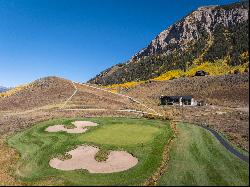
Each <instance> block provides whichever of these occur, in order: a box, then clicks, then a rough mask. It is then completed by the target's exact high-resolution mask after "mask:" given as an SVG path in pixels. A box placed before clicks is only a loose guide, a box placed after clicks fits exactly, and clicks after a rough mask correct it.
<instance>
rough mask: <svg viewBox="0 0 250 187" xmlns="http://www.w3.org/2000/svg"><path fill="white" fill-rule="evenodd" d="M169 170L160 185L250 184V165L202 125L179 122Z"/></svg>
mask: <svg viewBox="0 0 250 187" xmlns="http://www.w3.org/2000/svg"><path fill="white" fill-rule="evenodd" d="M177 130H178V132H179V134H178V135H177V139H176V140H175V142H174V144H173V145H172V148H171V152H170V161H169V163H168V168H167V171H166V172H165V173H164V174H163V176H162V177H161V179H160V181H159V185H208V186H209V185H227V186H228V185H248V184H249V180H248V177H249V170H248V165H247V164H246V163H245V162H243V161H241V160H240V159H238V158H237V157H235V156H234V155H232V154H231V153H229V152H228V151H227V150H226V149H225V148H224V147H223V146H222V145H220V143H219V142H218V141H217V140H216V139H215V137H213V136H212V135H211V133H210V132H208V131H206V130H205V129H202V128H201V127H198V126H194V125H189V124H178V125H177Z"/></svg>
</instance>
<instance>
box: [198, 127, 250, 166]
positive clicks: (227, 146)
mask: <svg viewBox="0 0 250 187" xmlns="http://www.w3.org/2000/svg"><path fill="white" fill-rule="evenodd" d="M198 126H200V127H202V128H204V129H206V130H208V131H210V132H211V133H212V134H213V135H214V136H215V138H216V139H217V140H218V141H219V142H220V143H221V144H222V145H223V146H224V147H225V148H226V149H227V150H228V151H229V152H231V153H232V154H234V155H235V156H237V157H238V158H239V159H241V160H243V161H245V162H247V163H248V164H249V157H248V156H245V155H243V154H242V153H240V152H239V151H238V150H236V149H235V148H234V147H233V146H231V145H230V144H229V143H228V142H227V141H226V140H225V139H224V138H222V136H221V135H220V134H219V133H218V132H216V131H215V130H213V129H211V128H209V127H207V126H204V125H198Z"/></svg>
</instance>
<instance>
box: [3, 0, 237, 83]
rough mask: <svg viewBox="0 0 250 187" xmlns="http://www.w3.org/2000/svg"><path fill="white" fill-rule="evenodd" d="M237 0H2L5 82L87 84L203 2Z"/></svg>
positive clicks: (214, 2)
mask: <svg viewBox="0 0 250 187" xmlns="http://www.w3.org/2000/svg"><path fill="white" fill-rule="evenodd" d="M232 2H235V0H175V1H174V0H0V85H2V86H16V85H19V84H23V83H27V82H31V81H33V80H35V79H38V78H41V77H44V76H50V75H54V76H59V77H64V78H66V79H70V80H74V81H80V82H85V81H87V80H89V79H90V78H92V77H94V76H95V75H96V74H98V73H100V72H101V71H103V70H104V69H106V68H108V67H110V66H112V65H114V64H117V63H121V62H125V61H126V60H128V59H129V58H130V57H131V56H132V55H134V54H135V53H136V52H138V51H139V50H141V49H142V48H144V47H145V46H146V45H147V44H148V43H149V42H150V41H151V40H152V39H153V38H154V37H155V36H156V35H157V34H159V33H160V32H161V31H163V30H164V29H166V28H167V27H168V26H170V25H171V24H173V23H174V22H176V21H178V20H179V19H181V18H182V17H183V16H185V15H187V14H188V13H190V12H191V11H192V10H195V9H197V8H198V7H200V6H204V5H218V4H227V3H232Z"/></svg>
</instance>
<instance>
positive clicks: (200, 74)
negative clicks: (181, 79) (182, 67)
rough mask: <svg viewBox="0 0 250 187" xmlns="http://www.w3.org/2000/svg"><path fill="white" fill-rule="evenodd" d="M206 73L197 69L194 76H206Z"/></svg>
mask: <svg viewBox="0 0 250 187" xmlns="http://www.w3.org/2000/svg"><path fill="white" fill-rule="evenodd" d="M207 75H208V73H207V72H205V71H203V70H199V71H196V72H195V76H207Z"/></svg>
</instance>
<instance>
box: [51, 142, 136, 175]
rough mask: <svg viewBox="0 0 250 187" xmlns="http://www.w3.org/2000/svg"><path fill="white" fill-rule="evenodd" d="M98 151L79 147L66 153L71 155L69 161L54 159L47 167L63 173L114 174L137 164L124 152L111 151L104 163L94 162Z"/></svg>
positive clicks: (89, 147)
mask: <svg viewBox="0 0 250 187" xmlns="http://www.w3.org/2000/svg"><path fill="white" fill-rule="evenodd" d="M98 151H99V149H98V148H97V147H93V146H79V147H78V148H76V149H74V150H72V151H70V152H68V154H70V155H72V158H71V159H68V160H64V161H62V160H60V159H58V158H54V159H52V160H50V162H49V165H50V166H51V167H53V168H55V169H59V170H64V171H70V170H76V169H86V170H88V171H89V172H90V173H114V172H120V171H125V170H128V169H130V168H132V167H134V166H135V165H136V164H137V163H138V160H137V158H135V157H133V156H132V155H131V154H129V153H127V152H125V151H111V152H110V154H109V156H108V159H107V160H106V161H103V162H98V161H96V160H95V155H96V153H97V152H98Z"/></svg>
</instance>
